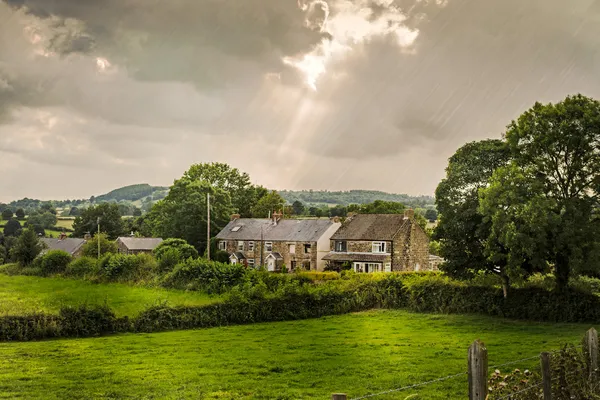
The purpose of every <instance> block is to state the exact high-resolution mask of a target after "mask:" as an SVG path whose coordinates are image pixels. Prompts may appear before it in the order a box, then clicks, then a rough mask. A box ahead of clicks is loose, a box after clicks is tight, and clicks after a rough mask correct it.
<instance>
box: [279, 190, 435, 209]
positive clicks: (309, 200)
mask: <svg viewBox="0 0 600 400" xmlns="http://www.w3.org/2000/svg"><path fill="white" fill-rule="evenodd" d="M279 194H280V195H281V196H282V197H283V198H284V199H285V200H286V201H287V202H288V203H290V204H292V203H293V202H294V201H296V200H298V201H301V202H302V203H304V204H310V205H314V204H322V203H326V204H333V205H341V206H348V205H350V204H367V203H372V202H374V201H376V200H383V201H390V202H397V203H402V204H404V205H406V206H409V207H425V206H428V205H432V204H433V203H434V199H433V198H432V197H431V196H409V195H407V194H391V193H385V192H380V191H376V190H349V191H338V192H330V191H327V190H325V191H319V190H302V191H293V190H283V191H280V192H279Z"/></svg>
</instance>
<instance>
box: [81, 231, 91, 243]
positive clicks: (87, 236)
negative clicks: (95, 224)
mask: <svg viewBox="0 0 600 400" xmlns="http://www.w3.org/2000/svg"><path fill="white" fill-rule="evenodd" d="M83 240H85V241H86V242H87V241H88V240H92V235H90V233H89V232H86V233H85V235H83Z"/></svg>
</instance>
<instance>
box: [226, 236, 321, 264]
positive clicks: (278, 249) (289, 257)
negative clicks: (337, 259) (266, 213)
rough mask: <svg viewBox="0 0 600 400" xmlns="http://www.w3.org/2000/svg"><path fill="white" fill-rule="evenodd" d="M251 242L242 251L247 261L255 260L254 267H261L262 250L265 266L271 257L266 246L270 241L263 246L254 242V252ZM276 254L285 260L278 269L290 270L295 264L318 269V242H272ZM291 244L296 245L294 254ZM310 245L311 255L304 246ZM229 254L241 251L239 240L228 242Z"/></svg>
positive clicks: (245, 242) (245, 243)
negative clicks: (250, 245) (284, 267)
mask: <svg viewBox="0 0 600 400" xmlns="http://www.w3.org/2000/svg"><path fill="white" fill-rule="evenodd" d="M249 242H250V241H248V240H246V241H244V251H241V252H242V253H243V254H244V256H245V257H246V259H254V260H255V261H254V265H255V266H257V267H258V266H259V265H260V262H261V257H260V253H261V248H262V249H263V250H264V251H263V257H262V262H263V265H266V263H267V260H266V259H267V256H268V255H269V253H271V252H269V251H266V248H265V246H264V244H265V243H266V242H268V241H264V242H263V243H262V246H261V242H260V241H256V240H255V241H254V250H253V251H250V250H249ZM272 243H273V250H272V252H274V253H279V254H281V256H282V257H283V260H282V261H281V262H279V263H278V264H277V268H278V269H280V268H282V267H283V265H285V266H286V267H287V268H288V270H291V269H292V268H293V265H294V262H295V265H296V266H297V267H299V268H304V269H310V270H316V269H317V242H288V241H281V242H272ZM290 244H294V245H295V247H296V248H295V249H294V250H295V251H294V253H290V246H289V245H290ZM305 244H307V245H310V246H311V247H310V249H311V251H310V252H309V253H305V252H304V245H305ZM226 251H227V253H229V254H231V253H235V252H238V251H240V250H239V249H238V241H237V240H228V241H227V250H226Z"/></svg>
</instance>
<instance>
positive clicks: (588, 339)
mask: <svg viewBox="0 0 600 400" xmlns="http://www.w3.org/2000/svg"><path fill="white" fill-rule="evenodd" d="M584 347H585V350H586V351H587V357H588V360H587V361H588V365H589V368H590V371H589V372H590V378H595V377H596V376H597V375H598V374H597V370H598V331H596V329H594V328H591V329H590V330H589V331H587V332H586V333H585V344H584Z"/></svg>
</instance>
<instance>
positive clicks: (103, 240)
mask: <svg viewBox="0 0 600 400" xmlns="http://www.w3.org/2000/svg"><path fill="white" fill-rule="evenodd" d="M98 241H100V255H104V254H107V253H111V254H112V253H116V252H117V250H118V247H117V244H116V243H115V242H113V241H112V240H109V239H108V237H107V236H106V235H105V234H103V233H101V234H100V235H95V236H94V237H92V238H91V239H90V240H88V241H87V243H86V244H84V245H83V248H82V250H81V251H82V254H83V255H84V256H86V257H94V258H98Z"/></svg>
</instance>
